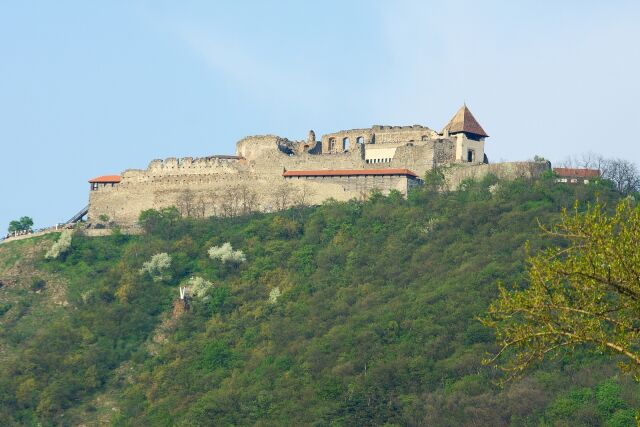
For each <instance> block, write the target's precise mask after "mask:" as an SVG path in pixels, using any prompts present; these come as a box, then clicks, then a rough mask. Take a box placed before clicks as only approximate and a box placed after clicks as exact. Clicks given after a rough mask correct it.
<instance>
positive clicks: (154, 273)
mask: <svg viewBox="0 0 640 427" xmlns="http://www.w3.org/2000/svg"><path fill="white" fill-rule="evenodd" d="M170 266H171V256H170V255H169V254H168V253H166V252H162V253H159V254H155V255H154V256H152V257H151V259H150V260H149V261H147V262H145V263H144V264H142V268H141V269H140V272H141V273H149V276H151V278H152V279H153V281H154V282H158V281H160V280H163V279H164V278H165V276H163V271H165V270H166V269H168V268H169V267H170ZM167 278H168V277H167Z"/></svg>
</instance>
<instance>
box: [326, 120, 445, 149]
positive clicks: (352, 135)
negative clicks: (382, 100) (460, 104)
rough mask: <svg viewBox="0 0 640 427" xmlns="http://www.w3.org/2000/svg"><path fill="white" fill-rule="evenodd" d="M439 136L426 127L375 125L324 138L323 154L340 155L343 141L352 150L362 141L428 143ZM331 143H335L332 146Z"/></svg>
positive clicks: (371, 143)
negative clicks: (346, 140) (346, 141)
mask: <svg viewBox="0 0 640 427" xmlns="http://www.w3.org/2000/svg"><path fill="white" fill-rule="evenodd" d="M438 137H439V135H438V133H437V132H435V131H434V130H432V129H429V128H428V127H426V126H421V125H413V126H380V125H375V126H373V127H371V128H367V129H349V130H342V131H339V132H334V133H329V134H326V135H323V136H322V152H323V153H339V152H342V151H344V150H343V141H344V139H345V138H348V139H349V146H350V149H353V147H354V144H357V143H358V141H359V138H361V139H360V141H362V144H366V145H378V144H398V145H400V144H405V143H408V142H418V141H428V140H431V139H436V138H438ZM331 141H334V143H333V144H331Z"/></svg>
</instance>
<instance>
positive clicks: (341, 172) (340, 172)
mask: <svg viewBox="0 0 640 427" xmlns="http://www.w3.org/2000/svg"><path fill="white" fill-rule="evenodd" d="M356 175H406V176H413V177H418V175H416V174H415V173H414V172H412V171H410V170H409V169H333V170H315V171H285V172H284V173H283V174H282V176H284V177H293V176H356Z"/></svg>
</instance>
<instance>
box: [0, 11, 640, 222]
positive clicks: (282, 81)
mask: <svg viewBox="0 0 640 427" xmlns="http://www.w3.org/2000/svg"><path fill="white" fill-rule="evenodd" d="M638 20H640V2H637V1H635V2H634V1H624V0H620V1H610V2H600V1H572V0H568V1H563V2H558V1H541V0H538V1H527V0H525V1H518V2H514V1H446V2H445V1H439V2H436V1H403V0H399V1H398V0H396V1H351V2H347V1H344V0H343V1H322V2H302V1H298V2H294V1H289V2H285V1H272V2H266V1H253V2H250V1H235V2H231V1H229V2H214V1H202V2H198V1H184V2H168V1H147V2H142V1H112V2H84V1H55V2H44V1H41V2H36V1H23V2H4V3H2V4H1V5H0V160H1V162H2V163H1V166H0V185H1V187H0V197H1V200H2V204H1V205H0V207H1V208H0V227H6V225H7V224H8V222H9V221H10V220H11V219H15V218H17V217H19V216H22V215H29V216H32V217H33V218H34V220H35V222H36V226H37V227H41V226H46V225H49V224H53V223H55V222H59V221H65V220H66V219H68V218H69V217H70V216H71V215H73V214H74V213H75V212H76V211H77V210H78V209H80V208H81V207H82V206H84V205H85V204H86V203H87V199H88V184H87V180H88V179H89V178H92V177H94V176H98V175H105V174H112V173H116V174H117V173H119V172H120V171H122V170H124V169H128V168H145V167H146V166H147V164H148V163H149V161H151V160H152V159H155V158H165V157H185V156H194V157H195V156H203V155H210V154H232V153H233V152H234V148H235V142H236V141H237V140H238V139H240V138H242V137H243V136H245V135H249V134H270V133H271V134H278V135H281V136H285V137H289V138H291V139H302V138H305V137H306V134H307V132H308V130H309V129H314V130H315V131H316V134H317V135H321V134H322V133H326V132H331V131H335V130H339V129H348V128H354V127H368V126H370V125H372V124H396V125H404V124H415V123H419V124H424V125H427V126H429V127H431V128H434V129H436V130H440V128H441V127H442V126H443V125H444V124H446V122H447V121H448V119H449V118H450V117H451V116H452V115H453V114H454V113H455V111H456V110H457V109H458V108H459V107H460V105H461V104H462V103H463V102H466V103H467V105H468V106H469V108H470V109H471V111H472V112H473V113H474V115H475V116H476V118H477V119H478V121H479V122H480V123H481V124H482V125H483V127H484V128H485V130H486V131H487V132H488V133H489V134H490V135H491V138H489V139H488V141H487V146H486V151H487V154H488V155H489V159H490V160H491V161H499V160H519V159H527V158H531V157H533V156H534V155H536V154H538V155H542V156H545V157H546V158H549V159H551V160H552V161H553V160H555V161H560V160H562V159H564V158H565V157H566V156H569V155H575V154H581V153H584V152H588V151H592V152H596V153H601V154H604V155H606V156H608V157H622V158H626V159H629V160H632V161H635V162H637V160H638V158H639V156H640V143H638V141H637V136H636V135H637V133H638V132H637V131H636V129H635V126H636V124H637V123H638V121H639V120H638V113H639V109H638V101H637V100H638V97H639V95H640V46H639V43H638V42H639V41H640V26H638V25H637V22H638Z"/></svg>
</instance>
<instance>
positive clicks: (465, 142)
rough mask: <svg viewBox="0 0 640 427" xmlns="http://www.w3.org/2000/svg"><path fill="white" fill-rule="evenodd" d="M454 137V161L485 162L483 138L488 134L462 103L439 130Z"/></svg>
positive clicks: (442, 133) (446, 135) (447, 135)
mask: <svg viewBox="0 0 640 427" xmlns="http://www.w3.org/2000/svg"><path fill="white" fill-rule="evenodd" d="M440 134H441V135H444V136H445V137H449V136H452V137H455V138H456V157H455V160H456V162H464V163H485V155H484V139H485V138H487V137H488V136H489V135H487V133H486V132H485V131H484V129H482V126H480V123H478V121H477V120H476V118H475V117H473V114H471V111H469V108H467V104H464V105H463V106H462V107H460V109H459V110H458V112H457V113H456V114H455V115H454V116H453V117H452V118H451V120H450V121H449V123H447V125H446V126H445V127H444V128H443V129H442V132H440Z"/></svg>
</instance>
